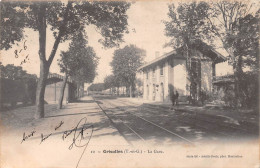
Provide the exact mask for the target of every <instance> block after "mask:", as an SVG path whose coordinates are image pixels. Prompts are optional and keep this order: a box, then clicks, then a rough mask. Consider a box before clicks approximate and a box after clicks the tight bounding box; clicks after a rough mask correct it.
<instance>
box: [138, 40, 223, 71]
mask: <svg viewBox="0 0 260 168" xmlns="http://www.w3.org/2000/svg"><path fill="white" fill-rule="evenodd" d="M193 48H194V49H197V50H198V51H200V52H201V53H203V54H204V55H206V56H207V57H209V58H211V59H212V60H213V62H214V63H220V62H224V61H226V57H224V56H223V55H222V54H220V53H219V52H217V51H216V50H215V49H214V48H213V47H211V46H209V45H207V44H206V43H204V42H202V41H201V40H197V41H196V42H195V43H194V45H193ZM177 50H178V49H177ZM170 57H174V58H182V59H185V57H184V56H183V55H182V54H177V51H175V50H173V51H171V52H169V53H166V54H164V55H162V56H161V57H158V58H156V59H154V60H152V61H151V62H148V63H146V64H144V65H143V66H141V67H139V68H138V70H142V69H144V68H146V67H148V66H151V65H154V64H156V63H158V62H160V61H163V60H166V59H167V58H170Z"/></svg>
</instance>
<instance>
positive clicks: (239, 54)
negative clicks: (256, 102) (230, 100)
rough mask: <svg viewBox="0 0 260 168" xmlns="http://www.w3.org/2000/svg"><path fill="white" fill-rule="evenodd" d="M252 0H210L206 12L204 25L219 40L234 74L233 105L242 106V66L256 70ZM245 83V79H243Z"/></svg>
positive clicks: (256, 45) (256, 42) (255, 18)
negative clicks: (232, 0)
mask: <svg viewBox="0 0 260 168" xmlns="http://www.w3.org/2000/svg"><path fill="white" fill-rule="evenodd" d="M253 6H254V4H253V3H248V2H242V1H234V2H227V1H220V2H213V3H212V4H211V8H210V14H209V15H207V22H206V23H207V26H208V30H209V31H210V32H211V36H212V38H214V39H219V41H221V42H222V47H223V48H224V49H225V50H226V51H227V53H228V54H229V56H228V57H229V62H230V64H231V65H232V66H233V71H234V78H235V106H236V107H238V106H244V104H245V102H244V100H243V99H244V97H246V96H245V94H246V93H245V92H244V91H245V90H246V86H245V85H246V83H244V82H245V81H244V79H245V73H244V72H243V68H244V67H245V66H249V68H250V69H251V70H256V71H257V72H258V68H257V67H258V63H259V58H258V57H259V55H258V46H259V45H258V38H259V33H258V31H259V25H258V23H259V20H258V18H259V17H258V14H259V10H258V11H255V10H252V8H253ZM247 83H248V81H247Z"/></svg>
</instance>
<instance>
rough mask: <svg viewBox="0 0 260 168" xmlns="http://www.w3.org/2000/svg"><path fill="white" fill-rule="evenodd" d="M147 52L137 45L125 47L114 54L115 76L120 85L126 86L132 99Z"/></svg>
mask: <svg viewBox="0 0 260 168" xmlns="http://www.w3.org/2000/svg"><path fill="white" fill-rule="evenodd" d="M144 56H145V51H144V50H143V49H140V48H138V47H136V46H135V45H129V46H125V47H124V48H122V49H117V50H115V52H114V57H113V60H112V62H111V66H112V68H113V74H114V76H115V78H116V81H117V82H118V83H121V85H124V86H126V88H127V90H129V95H130V97H132V96H133V93H134V91H135V80H136V72H137V69H138V68H139V67H140V66H141V65H142V64H143V60H144Z"/></svg>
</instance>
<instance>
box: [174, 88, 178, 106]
mask: <svg viewBox="0 0 260 168" xmlns="http://www.w3.org/2000/svg"><path fill="white" fill-rule="evenodd" d="M178 98H179V93H178V91H177V90H176V94H175V101H176V105H178V103H179V101H178Z"/></svg>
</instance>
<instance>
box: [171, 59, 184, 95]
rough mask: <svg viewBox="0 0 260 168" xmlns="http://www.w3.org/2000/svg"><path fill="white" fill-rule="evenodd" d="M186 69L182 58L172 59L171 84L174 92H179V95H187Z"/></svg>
mask: <svg viewBox="0 0 260 168" xmlns="http://www.w3.org/2000/svg"><path fill="white" fill-rule="evenodd" d="M186 85H187V71H186V61H185V60H183V59H174V61H173V86H174V92H175V91H176V89H177V91H178V92H179V95H180V96H184V95H187V91H186Z"/></svg>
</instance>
